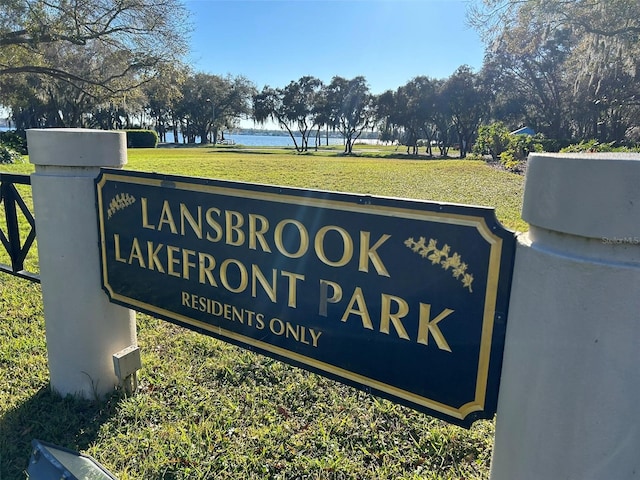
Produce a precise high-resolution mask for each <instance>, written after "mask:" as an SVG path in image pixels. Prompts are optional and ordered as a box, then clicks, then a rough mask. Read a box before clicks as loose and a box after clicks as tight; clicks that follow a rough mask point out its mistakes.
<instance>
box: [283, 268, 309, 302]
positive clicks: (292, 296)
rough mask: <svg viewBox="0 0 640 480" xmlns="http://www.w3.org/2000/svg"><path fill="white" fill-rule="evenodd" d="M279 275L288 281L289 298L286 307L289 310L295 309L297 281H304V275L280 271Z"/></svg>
mask: <svg viewBox="0 0 640 480" xmlns="http://www.w3.org/2000/svg"><path fill="white" fill-rule="evenodd" d="M280 275H282V276H283V277H286V278H288V279H289V296H288V299H287V306H289V307H291V308H296V306H297V304H298V303H297V298H298V290H297V283H296V282H297V281H298V280H301V281H304V275H300V274H299V273H292V272H286V271H284V270H283V271H281V272H280Z"/></svg>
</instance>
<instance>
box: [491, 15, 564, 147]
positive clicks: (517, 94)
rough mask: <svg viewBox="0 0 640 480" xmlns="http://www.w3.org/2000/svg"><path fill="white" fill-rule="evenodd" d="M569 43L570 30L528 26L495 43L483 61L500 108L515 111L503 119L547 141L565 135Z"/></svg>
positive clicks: (504, 36)
mask: <svg viewBox="0 0 640 480" xmlns="http://www.w3.org/2000/svg"><path fill="white" fill-rule="evenodd" d="M573 45H574V37H573V35H572V34H571V32H570V31H568V30H555V31H553V33H549V34H541V33H540V31H538V30H536V29H535V28H531V26H530V25H528V24H526V25H521V26H520V27H518V28H515V27H514V29H513V30H510V31H506V32H504V34H503V35H502V36H500V37H499V38H498V39H496V40H495V41H494V42H493V44H492V45H491V46H490V48H489V50H488V52H487V55H486V57H485V65H484V70H483V73H485V74H486V75H485V78H486V79H487V80H488V81H487V82H485V86H486V87H488V88H489V89H490V90H491V91H492V93H493V95H494V96H495V98H496V99H498V100H499V101H501V102H503V103H502V104H501V107H502V109H504V107H505V106H509V107H514V106H516V108H517V109H518V110H519V112H518V113H519V115H517V116H516V117H515V118H511V119H507V118H504V117H501V119H504V120H506V121H510V122H511V123H522V124H525V125H529V126H531V127H533V128H534V129H535V130H536V131H539V132H544V134H545V135H546V136H548V137H550V138H564V137H566V136H567V135H568V121H567V119H568V118H569V117H570V114H569V109H570V104H571V91H570V87H569V86H568V78H567V76H566V61H567V58H568V55H569V52H570V51H571V48H572V46H573ZM502 113H504V110H503V112H502Z"/></svg>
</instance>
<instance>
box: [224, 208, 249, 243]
mask: <svg viewBox="0 0 640 480" xmlns="http://www.w3.org/2000/svg"><path fill="white" fill-rule="evenodd" d="M224 218H225V227H226V230H227V235H226V238H225V242H226V244H227V245H233V246H235V247H239V246H240V245H242V244H243V243H244V232H243V231H242V229H241V228H240V227H242V225H244V217H243V216H242V214H241V213H240V212H236V211H234V210H226V211H225V212H224ZM234 220H235V222H234ZM234 232H235V234H236V238H235V239H234V238H233V234H234Z"/></svg>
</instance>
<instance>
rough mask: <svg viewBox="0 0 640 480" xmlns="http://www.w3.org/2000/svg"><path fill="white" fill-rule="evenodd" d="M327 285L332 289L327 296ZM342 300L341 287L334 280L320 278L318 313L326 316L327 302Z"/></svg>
mask: <svg viewBox="0 0 640 480" xmlns="http://www.w3.org/2000/svg"><path fill="white" fill-rule="evenodd" d="M329 287H331V288H332V289H333V291H332V293H331V296H329ZM340 300H342V287H341V286H340V285H338V284H337V283H335V282H330V281H329V280H322V279H320V306H319V308H318V315H322V316H323V317H326V316H327V303H338V302H339V301H340Z"/></svg>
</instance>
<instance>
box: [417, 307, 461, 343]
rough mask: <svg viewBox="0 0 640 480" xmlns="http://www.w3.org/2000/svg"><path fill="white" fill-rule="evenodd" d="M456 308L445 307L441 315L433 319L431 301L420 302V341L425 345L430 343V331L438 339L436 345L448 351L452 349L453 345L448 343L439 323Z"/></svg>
mask: <svg viewBox="0 0 640 480" xmlns="http://www.w3.org/2000/svg"><path fill="white" fill-rule="evenodd" d="M453 312H454V310H450V309H448V308H445V309H444V310H443V311H442V312H440V315H438V316H437V317H436V318H434V319H433V320H429V318H430V316H431V304H429V303H421V304H420V321H419V325H418V340H417V341H418V343H421V344H423V345H429V333H431V335H433V338H434V340H435V341H436V345H437V346H438V348H439V349H440V350H445V351H447V352H450V351H451V347H450V346H449V344H448V343H447V340H446V339H445V338H444V335H442V331H441V330H440V327H438V323H440V322H441V321H442V320H444V319H445V318H446V317H448V316H449V315H450V314H452V313H453Z"/></svg>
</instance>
